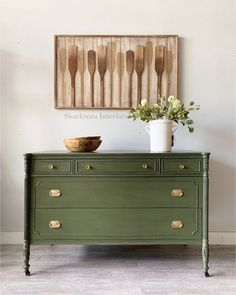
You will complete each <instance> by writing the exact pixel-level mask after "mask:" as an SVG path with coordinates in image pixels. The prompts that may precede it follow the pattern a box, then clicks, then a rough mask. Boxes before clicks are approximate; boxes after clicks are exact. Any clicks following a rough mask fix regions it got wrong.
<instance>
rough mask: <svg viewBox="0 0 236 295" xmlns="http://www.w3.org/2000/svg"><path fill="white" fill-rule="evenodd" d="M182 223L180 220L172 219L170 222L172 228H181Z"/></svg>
mask: <svg viewBox="0 0 236 295" xmlns="http://www.w3.org/2000/svg"><path fill="white" fill-rule="evenodd" d="M183 226H184V225H183V223H182V221H181V220H173V221H172V222H171V227H172V228H174V229H179V228H182V227H183Z"/></svg>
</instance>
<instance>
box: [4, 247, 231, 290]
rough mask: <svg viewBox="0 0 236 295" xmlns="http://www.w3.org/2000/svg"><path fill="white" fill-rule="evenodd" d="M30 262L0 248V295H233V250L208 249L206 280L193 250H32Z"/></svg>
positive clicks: (197, 249)
mask: <svg viewBox="0 0 236 295" xmlns="http://www.w3.org/2000/svg"><path fill="white" fill-rule="evenodd" d="M30 264H31V268H30V269H31V273H32V275H31V276H30V277H26V276H25V275H24V273H23V269H22V250H21V246H20V245H2V247H1V268H0V278H1V286H0V294H2V295H5V294H6V295H7V294H22V295H23V294H83V295H154V294H163V295H164V294H181V295H183V294H188V295H189V294H207V295H208V294H214V295H221V294H227V295H231V294H234V295H235V294H236V286H235V285H236V272H235V247H233V246H212V247H211V248H210V270H209V272H210V275H211V277H210V278H205V277H204V276H203V273H202V264H201V250H200V247H198V246H122V247H121V246H109V247H108V246H32V247H31V260H30Z"/></svg>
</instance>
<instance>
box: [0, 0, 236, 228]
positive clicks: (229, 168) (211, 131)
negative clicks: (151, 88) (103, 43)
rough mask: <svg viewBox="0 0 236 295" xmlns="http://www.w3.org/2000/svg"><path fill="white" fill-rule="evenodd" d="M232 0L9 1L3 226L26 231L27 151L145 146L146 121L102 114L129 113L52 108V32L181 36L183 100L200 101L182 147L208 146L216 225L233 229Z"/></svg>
mask: <svg viewBox="0 0 236 295" xmlns="http://www.w3.org/2000/svg"><path fill="white" fill-rule="evenodd" d="M234 2H235V1H233V0H228V1H222V0H198V1H196V0H195V1H194V0H178V1H176V0H165V1H161V0H146V1H138V0H129V1H128V0H117V1H115V0H113V1H111V0H99V1H95V0H86V1H82V0H69V1H65V0H64V1H63V0H56V1H48V0H40V1H32V0H28V1H27V0H21V1H17V0H15V1H14V0H2V1H1V6H2V7H1V10H0V14H1V15H0V19H1V22H2V24H1V28H2V34H1V35H2V38H1V58H2V66H1V74H2V75H1V84H2V93H1V94H2V95H1V98H2V99H1V103H2V116H1V120H2V127H1V136H2V147H1V149H2V155H1V159H2V185H1V196H2V210H1V217H2V229H1V230H2V231H3V232H22V231H23V176H24V172H23V170H24V169H23V168H24V166H23V157H22V155H23V154H24V153H25V152H34V151H39V150H51V149H57V150H58V149H61V150H62V149H64V147H63V144H62V139H63V138H66V137H71V136H78V135H83V134H84V135H86V134H93V135H94V134H100V135H102V138H103V144H102V148H103V149H124V148H127V149H143V148H146V149H148V136H147V134H146V133H145V131H144V128H143V127H144V124H142V123H138V122H135V123H134V122H132V121H129V120H127V119H125V118H122V119H101V118H100V115H104V114H116V113H118V114H122V115H124V114H127V112H124V111H123V112H112V111H103V112H100V111H99V112H95V111H93V112H91V111H70V113H71V114H77V115H79V114H80V115H82V116H84V115H92V114H93V115H97V116H98V117H97V118H96V119H74V120H68V119H65V118H64V114H65V111H60V110H55V109H54V108H53V96H54V93H53V83H54V77H53V63H54V60H53V58H54V57H53V35H54V34H178V35H179V36H180V37H181V40H180V97H181V98H184V101H186V102H188V101H189V100H190V99H191V98H194V99H195V100H196V101H197V102H198V103H199V104H200V105H201V110H200V111H198V112H197V113H195V114H194V119H195V127H196V132H195V133H194V134H193V135H191V134H188V133H187V131H186V130H184V129H183V128H179V130H178V132H177V134H176V147H175V148H176V149H184V150H197V151H210V152H211V153H212V154H211V163H210V177H211V181H210V230H211V231H217V232H234V231H235V197H236V193H235V186H234V181H235V170H236V161H235V150H236V144H235V99H236V95H235V94H236V91H235V80H234V79H235V51H234V49H235V48H234V46H235V44H234V40H233V38H235V31H234V27H235V24H234V19H235V8H234V7H233V4H234Z"/></svg>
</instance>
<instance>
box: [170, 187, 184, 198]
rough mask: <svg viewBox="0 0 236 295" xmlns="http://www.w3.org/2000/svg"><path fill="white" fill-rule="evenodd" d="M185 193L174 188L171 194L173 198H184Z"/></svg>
mask: <svg viewBox="0 0 236 295" xmlns="http://www.w3.org/2000/svg"><path fill="white" fill-rule="evenodd" d="M183 195H184V192H183V190H182V189H181V188H174V189H173V190H172V192H171V196H172V197H182V196H183Z"/></svg>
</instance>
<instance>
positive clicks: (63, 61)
mask: <svg viewBox="0 0 236 295" xmlns="http://www.w3.org/2000/svg"><path fill="white" fill-rule="evenodd" d="M59 68H60V71H61V96H62V106H63V107H65V106H66V95H65V72H66V48H65V47H62V48H61V49H60V50H59Z"/></svg>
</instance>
